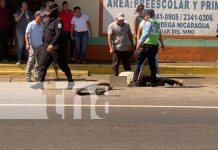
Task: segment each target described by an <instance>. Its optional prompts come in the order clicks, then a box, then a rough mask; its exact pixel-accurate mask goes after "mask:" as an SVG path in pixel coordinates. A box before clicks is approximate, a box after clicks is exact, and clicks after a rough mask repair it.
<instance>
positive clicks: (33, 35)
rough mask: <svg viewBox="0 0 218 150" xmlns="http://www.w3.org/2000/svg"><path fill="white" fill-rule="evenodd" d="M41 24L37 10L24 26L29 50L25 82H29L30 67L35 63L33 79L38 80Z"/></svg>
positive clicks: (41, 35)
mask: <svg viewBox="0 0 218 150" xmlns="http://www.w3.org/2000/svg"><path fill="white" fill-rule="evenodd" d="M42 37H43V24H42V13H41V12H40V11H37V12H36V13H35V20H33V21H32V22H30V23H29V24H28V25H27V28H26V35H25V41H26V49H27V50H29V58H28V62H27V70H26V73H25V79H26V81H27V82H31V75H32V69H33V66H34V64H35V79H36V80H38V78H39V75H38V62H39V57H40V55H39V54H40V51H41V49H42V45H43V41H42Z"/></svg>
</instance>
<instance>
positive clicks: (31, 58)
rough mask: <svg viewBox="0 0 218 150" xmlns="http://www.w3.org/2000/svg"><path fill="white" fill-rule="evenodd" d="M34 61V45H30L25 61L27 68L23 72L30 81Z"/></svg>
mask: <svg viewBox="0 0 218 150" xmlns="http://www.w3.org/2000/svg"><path fill="white" fill-rule="evenodd" d="M34 63H35V56H34V47H32V46H30V49H29V58H28V61H27V69H26V73H25V77H26V80H28V81H30V79H31V75H32V69H33V66H34Z"/></svg>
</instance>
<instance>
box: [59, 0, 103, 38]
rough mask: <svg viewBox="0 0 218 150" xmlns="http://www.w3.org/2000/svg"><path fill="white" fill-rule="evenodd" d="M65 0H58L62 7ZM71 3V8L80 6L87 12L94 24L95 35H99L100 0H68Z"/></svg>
mask: <svg viewBox="0 0 218 150" xmlns="http://www.w3.org/2000/svg"><path fill="white" fill-rule="evenodd" d="M63 1H64V0H56V2H57V3H58V5H59V7H60V8H61V6H62V2H63ZM66 1H68V3H69V4H70V7H71V9H72V10H73V8H74V7H75V6H79V7H80V8H81V10H82V12H83V13H85V14H86V15H87V16H88V17H89V19H90V21H91V24H92V30H93V36H94V37H98V36H99V32H98V31H99V0H66Z"/></svg>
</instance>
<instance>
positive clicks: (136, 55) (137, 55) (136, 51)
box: [134, 49, 140, 59]
mask: <svg viewBox="0 0 218 150" xmlns="http://www.w3.org/2000/svg"><path fill="white" fill-rule="evenodd" d="M139 54H140V50H139V49H136V50H135V53H134V56H135V58H136V59H138V58H139Z"/></svg>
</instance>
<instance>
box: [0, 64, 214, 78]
mask: <svg viewBox="0 0 218 150" xmlns="http://www.w3.org/2000/svg"><path fill="white" fill-rule="evenodd" d="M69 67H70V68H71V70H72V74H73V76H88V75H90V74H112V65H105V64H86V65H80V64H79V65H78V64H70V65H69ZM131 67H132V70H133V69H134V65H132V66H131ZM25 68H26V65H24V64H23V65H19V66H17V65H14V64H0V75H23V74H24V72H25ZM159 69H160V73H161V74H172V75H173V74H175V75H218V66H193V65H190V66H188V65H185V66H179V65H159ZM121 71H123V67H122V66H121V65H120V72H121ZM145 72H146V73H149V68H148V66H146V68H145ZM58 74H59V75H60V76H61V75H64V73H63V72H62V71H59V72H58ZM48 75H55V72H54V69H53V67H50V69H49V70H48Z"/></svg>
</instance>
